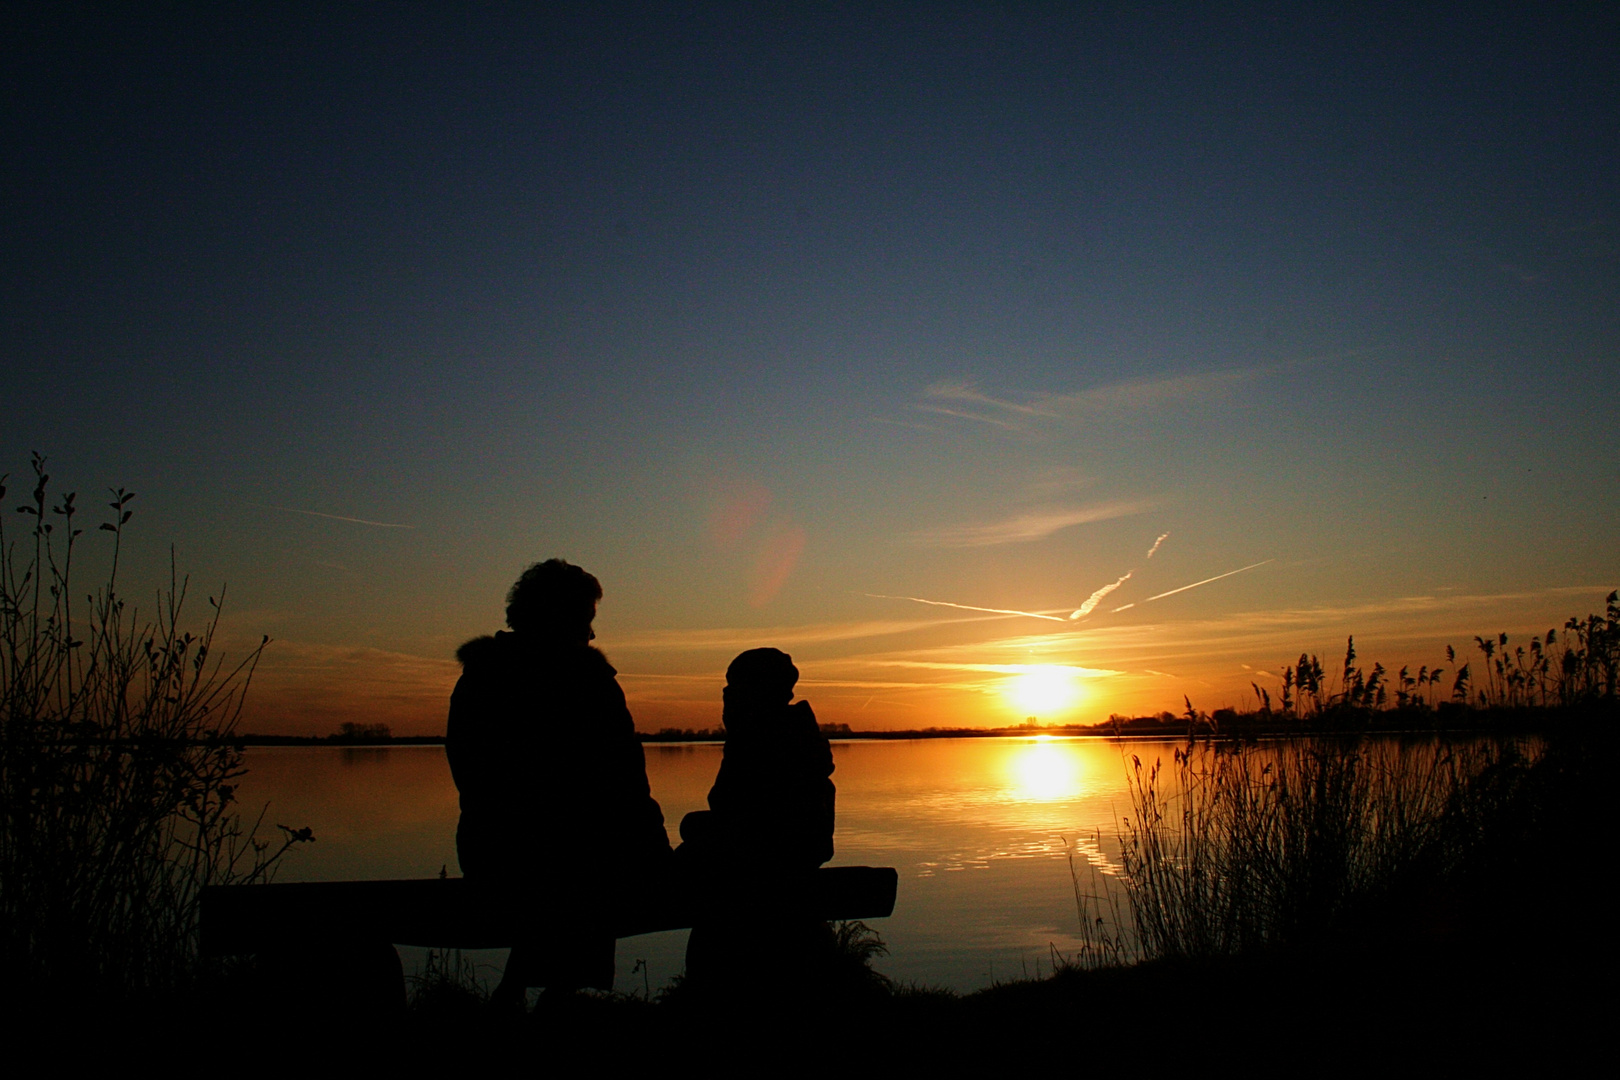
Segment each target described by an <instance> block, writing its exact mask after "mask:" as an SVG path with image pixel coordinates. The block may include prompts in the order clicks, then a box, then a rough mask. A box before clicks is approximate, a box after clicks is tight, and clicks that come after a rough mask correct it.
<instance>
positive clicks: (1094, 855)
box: [1071, 836, 1125, 878]
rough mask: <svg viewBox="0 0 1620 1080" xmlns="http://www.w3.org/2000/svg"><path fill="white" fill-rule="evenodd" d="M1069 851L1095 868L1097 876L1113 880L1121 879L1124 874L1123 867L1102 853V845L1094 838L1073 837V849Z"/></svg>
mask: <svg viewBox="0 0 1620 1080" xmlns="http://www.w3.org/2000/svg"><path fill="white" fill-rule="evenodd" d="M1071 850H1072V851H1073V852H1074V854H1076V855H1078V856H1080V858H1082V859H1084V860H1086V862H1088V863H1090V864H1091V865H1092V866H1094V867H1096V868H1097V872H1098V873H1099V874H1104V875H1106V876H1108V877H1114V878H1122V877H1123V876H1124V874H1125V868H1124V867H1123V866H1121V865H1120V864H1119V863H1117V862H1115V861H1114V860H1113V859H1110V858H1109V857H1108V856H1107V855H1106V854H1104V853H1103V849H1102V845H1101V844H1099V843H1098V838H1097V837H1096V836H1077V837H1075V839H1074V847H1073V848H1072V849H1071Z"/></svg>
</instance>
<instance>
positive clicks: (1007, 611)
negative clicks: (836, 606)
mask: <svg viewBox="0 0 1620 1080" xmlns="http://www.w3.org/2000/svg"><path fill="white" fill-rule="evenodd" d="M866 595H867V596H870V597H872V598H873V599H874V600H910V601H911V602H912V603H914V604H931V605H933V606H934V607H953V608H961V609H962V610H963V611H988V612H991V613H992V614H995V615H1022V616H1024V617H1025V618H1029V619H1049V620H1051V621H1052V622H1062V621H1063V620H1062V619H1060V618H1058V617H1057V616H1056V615H1042V614H1040V613H1039V612H1035V611H1015V610H1013V609H1012V608H998V607H974V606H973V605H972V604H953V603H950V602H949V601H947V600H924V599H923V598H922V597H920V596H889V595H887V594H886V593H875V592H869V593H867V594H866Z"/></svg>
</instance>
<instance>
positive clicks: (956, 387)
mask: <svg viewBox="0 0 1620 1080" xmlns="http://www.w3.org/2000/svg"><path fill="white" fill-rule="evenodd" d="M923 396H924V397H927V398H930V399H932V400H935V401H966V402H970V403H972V404H974V405H988V406H990V407H991V408H993V409H1003V410H1005V411H1007V412H1011V413H1020V414H1022V415H1025V416H1046V415H1050V414H1049V413H1048V412H1047V410H1045V409H1044V408H1042V407H1041V405H1040V404H1039V403H1038V399H1037V403H1036V404H1032V405H1021V404H1019V403H1018V402H1016V401H1008V400H1006V399H1005V398H997V397H991V396H990V395H989V394H985V393H982V392H981V391H980V390H979V388H978V387H976V386H974V385H973V384H972V383H966V382H939V383H935V384H934V385H932V386H930V387H929V388H928V389H927V390H925V391H923Z"/></svg>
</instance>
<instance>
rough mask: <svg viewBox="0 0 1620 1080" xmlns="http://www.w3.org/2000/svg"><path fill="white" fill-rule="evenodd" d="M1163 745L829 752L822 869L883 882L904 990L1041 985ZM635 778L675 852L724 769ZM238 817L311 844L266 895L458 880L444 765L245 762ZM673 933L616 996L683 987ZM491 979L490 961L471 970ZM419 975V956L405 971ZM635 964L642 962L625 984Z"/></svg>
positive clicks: (430, 754) (622, 966) (1034, 742)
mask: <svg viewBox="0 0 1620 1080" xmlns="http://www.w3.org/2000/svg"><path fill="white" fill-rule="evenodd" d="M1173 745H1176V744H1173V743H1168V742H1166V743H1157V742H1130V743H1126V744H1122V743H1119V742H1115V741H1112V740H1106V739H1090V738H1056V737H1048V736H1032V737H1025V738H972V739H916V740H895V741H863V740H852V741H847V742H836V741H835V742H834V743H833V760H834V762H835V763H836V771H835V772H834V774H833V780H834V782H835V783H836V784H837V786H838V818H837V831H836V833H835V836H834V844H835V847H836V849H837V854H836V855H835V857H834V858H833V861H832V865H834V866H859V865H865V866H893V867H896V868H897V869H898V870H899V872H900V890H899V899H898V902H897V904H896V906H895V912H894V915H893V916H892V917H890V918H888V919H876V920H873V922H872V925H873V927H874V928H875V929H876V930H878V932H879V933H880V934H882V936H883V940H884V941H885V942H886V943H887V945H888V947H889V955H888V956H886V957H883V958H881V959H880V960H879V961H878V962H877V964H876V966H877V968H878V969H879V970H880V971H882V972H883V973H884V974H886V975H888V976H890V977H891V978H894V979H896V980H899V981H900V982H903V983H905V982H916V983H921V984H926V985H931V986H942V987H950V988H952V989H956V990H963V991H966V990H973V989H977V988H979V987H983V986H987V985H989V984H991V983H993V982H996V981H1006V980H1008V979H1013V978H1019V977H1022V976H1024V975H1026V974H1028V975H1031V976H1033V975H1037V974H1044V973H1046V972H1048V971H1050V969H1051V954H1052V950H1054V949H1055V950H1057V951H1058V952H1060V953H1065V954H1071V953H1073V952H1075V951H1076V950H1077V949H1078V948H1079V946H1080V939H1079V931H1080V925H1079V915H1078V913H1077V910H1076V903H1075V895H1074V883H1073V879H1072V878H1071V876H1070V868H1071V860H1070V855H1071V853H1072V854H1073V856H1074V861H1073V865H1074V867H1075V868H1076V869H1077V870H1078V872H1079V873H1080V876H1081V880H1082V883H1083V884H1084V885H1085V886H1086V888H1087V889H1093V888H1097V887H1103V888H1117V872H1118V860H1119V843H1118V840H1117V837H1116V835H1115V832H1116V825H1117V821H1118V819H1119V817H1120V816H1121V815H1124V814H1128V813H1129V808H1130V798H1129V795H1128V794H1127V788H1126V771H1125V763H1126V761H1127V760H1128V759H1129V756H1130V755H1131V754H1136V755H1139V756H1140V757H1141V758H1142V759H1143V761H1144V763H1146V762H1149V761H1151V760H1152V759H1153V758H1154V757H1156V756H1157V757H1162V758H1164V759H1165V760H1166V761H1167V762H1168V760H1169V758H1170V752H1171V747H1172V746H1173ZM646 750H647V777H648V779H649V781H650V782H651V784H652V792H653V796H654V798H656V799H657V800H658V802H659V804H660V805H661V806H662V807H663V810H664V820H665V824H666V827H667V828H668V829H669V832H670V835H671V840H672V842H674V841H678V839H679V838H678V836H677V835H676V829H677V827H678V826H679V823H680V819H681V816H682V815H683V814H685V813H687V812H688V811H691V810H697V809H702V808H703V807H704V806H705V798H706V796H707V795H708V790H709V785H710V784H711V783H713V780H714V776H715V772H716V770H717V769H718V768H719V766H720V746H719V744H715V743H684V744H670V743H662V744H659V743H650V744H647V747H646ZM247 765H248V769H249V773H248V775H247V777H245V778H244V780H243V782H242V785H241V788H240V792H239V794H240V798H241V801H242V805H243V807H244V808H245V809H247V810H250V811H252V813H253V814H256V813H257V811H258V808H259V807H260V806H263V805H265V804H268V810H267V812H266V814H265V818H264V822H265V825H264V827H265V828H266V829H268V830H269V831H272V832H273V831H274V829H273V826H274V825H275V824H283V825H288V826H292V827H295V828H296V827H303V826H309V827H311V828H313V829H314V831H315V836H316V842H315V843H313V844H306V845H301V846H300V847H298V848H296V849H294V850H293V851H292V852H291V853H290V854H289V855H288V856H287V858H286V860H285V861H284V863H283V865H282V868H281V871H280V873H279V874H278V876H277V880H278V881H318V880H335V879H356V878H411V877H433V876H436V875H437V874H438V873H439V872H440V870H441V868H442V869H444V870H446V871H447V872H448V873H450V874H452V875H456V874H458V873H459V870H458V867H457V865H456V850H455V831H456V819H457V816H458V808H457V802H456V789H455V785H454V784H453V783H452V782H451V780H450V769H449V766H448V765H447V763H446V761H445V756H444V750H443V748H442V747H437V746H422V747H386V748H371V747H361V748H334V747H254V748H250V749H249V750H248V752H247ZM685 948H686V932H685V931H673V932H669V933H662V934H647V935H643V936H641V937H634V938H625V939H621V940H620V942H619V950H618V969H617V970H618V974H617V982H616V983H615V986H616V988H617V989H620V990H623V991H626V992H630V991H641V990H643V989H644V988H650V989H652V990H653V991H656V990H657V989H658V987H659V986H661V985H663V984H664V983H666V982H667V981H668V980H669V979H670V977H671V976H673V975H675V974H676V973H678V972H679V971H680V970H681V966H682V956H683V953H684V950H685ZM475 959H476V962H477V963H478V964H479V966H480V970H481V972H482V973H483V974H484V975H485V976H486V977H491V978H493V977H497V976H498V972H499V966H500V964H501V962H502V961H503V960H504V952H503V951H490V952H487V953H483V952H481V953H479V954H478V955H477V956H476V957H475ZM407 960H408V961H413V960H414V962H416V963H420V955H416V954H413V953H408V954H407ZM638 961H641V962H643V963H642V965H641V967H640V968H638Z"/></svg>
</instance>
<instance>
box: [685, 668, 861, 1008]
mask: <svg viewBox="0 0 1620 1080" xmlns="http://www.w3.org/2000/svg"><path fill="white" fill-rule="evenodd" d="M798 681H799V670H798V668H796V667H794V666H793V659H792V657H790V656H788V655H787V654H786V653H784V652H781V651H780V650H777V649H750V650H749V651H747V652H745V653H743V654H742V655H741V656H739V657H737V658H736V659H735V660H733V661H732V662H731V666H730V667H729V668H727V669H726V688H725V692H724V701H725V704H724V708H723V712H722V714H721V715H722V720H723V722H724V724H725V728H726V745H725V756H724V758H723V760H722V761H721V764H720V773H719V775H718V776H717V777H715V781H714V787H713V788H711V789H710V790H709V809H708V810H706V811H704V810H699V811H696V812H694V813H691V814H688V815H686V817H685V818H684V819H683V820H682V821H681V839H682V840H683V841H685V842H684V843H683V844H682V845H681V847H680V848H679V851H678V855H679V857H680V859H681V861H682V862H683V863H685V865H686V868H687V870H688V872H689V873H690V874H692V876H693V878H694V879H695V880H696V881H697V883H698V891H699V893H700V895H701V897H702V903H703V905H704V908H705V910H706V911H708V912H710V913H713V914H714V915H716V916H718V917H719V920H720V921H718V922H716V921H712V920H700V921H699V925H697V926H696V927H694V928H693V930H692V937H691V939H690V941H689V943H688V946H687V954H686V966H687V978H688V979H689V980H692V981H693V982H694V983H695V984H697V983H707V984H710V985H716V984H724V985H729V986H735V985H736V984H737V983H739V982H740V981H741V980H742V979H744V978H746V976H747V975H748V974H749V971H748V970H747V968H748V954H749V952H754V953H756V954H759V955H764V954H765V953H768V954H769V955H770V957H771V964H772V966H773V968H774V969H775V970H776V971H777V972H778V973H781V970H782V967H783V965H784V964H786V965H787V966H789V967H792V966H795V965H796V963H797V962H798V961H804V962H806V963H808V962H810V958H811V956H812V954H813V953H814V952H815V951H816V950H818V949H820V948H822V947H823V945H824V939H825V938H826V924H825V923H824V922H822V921H820V920H818V919H816V918H814V915H815V913H814V912H813V911H811V910H810V909H809V908H808V907H807V906H806V905H807V903H808V898H809V894H810V889H809V884H810V876H811V875H812V874H813V873H814V871H815V869H816V868H817V867H819V866H820V865H821V864H822V863H824V862H826V861H827V860H828V859H830V858H832V854H833V818H834V798H835V789H834V787H833V782H832V779H831V777H832V771H833V760H832V747H831V746H830V745H828V742H827V737H826V736H825V735H823V734H822V733H821V729H820V727H819V726H818V725H817V724H816V717H815V713H813V712H811V711H810V704H809V702H805V701H799V702H794V701H793V687H794V684H796V683H797V682H798Z"/></svg>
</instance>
